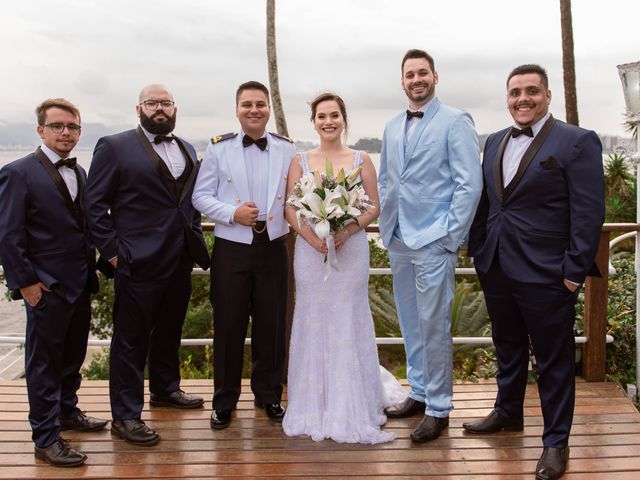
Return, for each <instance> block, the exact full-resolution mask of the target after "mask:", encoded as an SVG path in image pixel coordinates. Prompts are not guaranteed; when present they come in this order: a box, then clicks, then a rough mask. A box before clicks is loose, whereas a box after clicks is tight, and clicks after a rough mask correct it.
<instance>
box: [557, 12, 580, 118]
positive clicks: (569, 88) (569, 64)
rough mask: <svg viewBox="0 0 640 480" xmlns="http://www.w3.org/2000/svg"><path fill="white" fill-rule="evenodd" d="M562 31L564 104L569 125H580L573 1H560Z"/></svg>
mask: <svg viewBox="0 0 640 480" xmlns="http://www.w3.org/2000/svg"><path fill="white" fill-rule="evenodd" d="M560 29H561V31H562V71H563V74H564V104H565V111H566V114H567V123H571V124H572V125H578V124H579V123H578V96H577V94H576V65H575V59H574V56H573V22H572V20H571V0H560Z"/></svg>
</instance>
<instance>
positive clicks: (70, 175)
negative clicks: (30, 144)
mask: <svg viewBox="0 0 640 480" xmlns="http://www.w3.org/2000/svg"><path fill="white" fill-rule="evenodd" d="M40 149H41V150H42V152H43V153H44V154H45V155H46V156H47V158H48V159H49V160H51V163H53V164H54V165H55V163H56V162H57V161H58V160H62V157H61V156H60V155H58V154H57V153H56V152H54V151H53V150H51V149H50V148H49V147H47V146H46V145H44V144H42V145H40ZM58 173H59V174H60V176H61V177H62V180H64V183H65V185H66V186H67V189H68V190H69V195H71V200H73V201H74V202H75V200H76V197H77V196H78V180H77V179H76V172H75V171H74V170H73V168H70V167H67V166H66V165H65V166H64V167H60V168H58Z"/></svg>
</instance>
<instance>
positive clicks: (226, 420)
mask: <svg viewBox="0 0 640 480" xmlns="http://www.w3.org/2000/svg"><path fill="white" fill-rule="evenodd" d="M232 411H233V410H231V409H229V410H214V411H213V412H211V422H210V425H211V428H213V429H214V430H222V429H223V428H227V427H228V426H229V424H230V423H231V412H232Z"/></svg>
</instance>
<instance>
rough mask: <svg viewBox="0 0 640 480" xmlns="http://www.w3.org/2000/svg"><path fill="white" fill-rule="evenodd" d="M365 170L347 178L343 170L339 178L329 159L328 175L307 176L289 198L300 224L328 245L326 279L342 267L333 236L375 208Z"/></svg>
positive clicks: (313, 174)
mask: <svg viewBox="0 0 640 480" xmlns="http://www.w3.org/2000/svg"><path fill="white" fill-rule="evenodd" d="M361 169H362V167H358V168H356V169H355V170H353V171H352V172H351V173H350V174H349V175H348V176H347V175H346V174H345V171H344V169H343V168H341V169H340V171H339V172H338V175H337V176H336V175H334V173H333V165H332V164H331V162H330V161H329V160H328V159H327V161H326V171H325V172H318V171H316V172H310V173H307V174H306V175H303V176H302V177H301V178H300V181H299V182H298V183H296V184H295V186H294V187H293V190H292V191H291V193H290V194H289V197H288V198H287V205H289V206H291V207H293V208H294V209H295V210H296V217H297V219H298V225H300V226H301V225H302V224H303V223H304V224H306V225H309V226H310V227H311V228H313V230H314V231H315V233H316V235H317V236H318V237H319V238H321V239H323V240H326V242H327V247H328V249H329V254H328V255H327V258H326V259H325V261H326V263H327V268H326V269H325V280H326V279H327V278H328V277H329V274H330V272H331V270H330V269H331V268H335V269H337V267H338V262H337V259H336V250H335V244H334V241H333V235H335V233H336V232H337V231H338V230H340V229H341V228H342V227H344V226H346V225H348V224H349V223H351V222H354V221H356V220H355V219H356V218H357V217H359V216H360V215H362V214H363V213H364V212H366V211H367V210H368V209H370V208H371V207H373V204H372V203H371V200H369V197H368V196H367V194H366V193H365V191H364V188H363V187H362V182H361V181H360V171H361Z"/></svg>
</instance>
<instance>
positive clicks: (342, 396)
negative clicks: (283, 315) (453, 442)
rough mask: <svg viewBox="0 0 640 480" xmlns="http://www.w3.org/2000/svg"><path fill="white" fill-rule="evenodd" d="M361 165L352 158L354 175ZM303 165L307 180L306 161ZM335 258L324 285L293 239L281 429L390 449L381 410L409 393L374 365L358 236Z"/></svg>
mask: <svg viewBox="0 0 640 480" xmlns="http://www.w3.org/2000/svg"><path fill="white" fill-rule="evenodd" d="M360 161H361V160H360V152H356V155H355V165H354V168H357V166H358V165H359V164H360ZM301 163H302V167H303V172H304V173H308V170H309V168H308V163H307V158H306V155H305V154H302V159H301ZM337 256H338V262H339V267H338V270H337V271H336V270H334V271H332V273H331V276H330V277H329V278H328V279H327V281H326V282H325V281H324V277H323V275H324V269H325V264H324V255H322V254H321V253H319V252H318V251H316V250H315V249H314V248H313V247H311V246H310V245H309V244H308V243H307V242H306V241H305V240H304V239H303V238H302V237H301V236H298V238H297V240H296V246H295V257H294V270H295V279H296V305H295V312H294V318H293V327H292V333H291V346H290V353H289V380H288V385H287V398H288V402H287V413H286V415H285V417H284V421H283V429H284V432H285V433H286V434H287V435H290V436H294V435H309V436H310V437H311V438H312V439H313V440H316V441H319V440H323V439H326V438H331V439H333V440H335V441H336V442H348V443H382V442H389V441H391V440H393V439H394V438H395V434H393V433H390V432H384V431H381V430H380V426H381V425H384V424H385V422H386V420H387V419H386V416H385V415H384V413H383V410H384V408H385V407H388V406H390V405H394V404H397V403H400V402H401V401H402V400H403V399H404V398H405V397H406V395H407V394H406V392H405V391H404V389H403V388H402V386H401V385H400V384H399V383H398V381H397V380H396V379H395V377H393V375H391V374H390V373H389V372H387V371H386V370H384V369H383V368H382V367H379V365H378V351H377V348H376V344H375V334H374V329H373V319H372V317H371V311H370V309H369V298H368V279H369V245H368V242H367V237H366V234H365V232H364V230H360V231H359V232H357V233H356V234H355V235H353V236H352V237H350V238H349V239H348V240H347V241H346V242H345V244H344V245H343V247H342V249H341V250H340V251H339V252H338V254H337ZM383 371H384V372H383ZM382 375H384V378H385V381H384V384H383V381H382Z"/></svg>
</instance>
